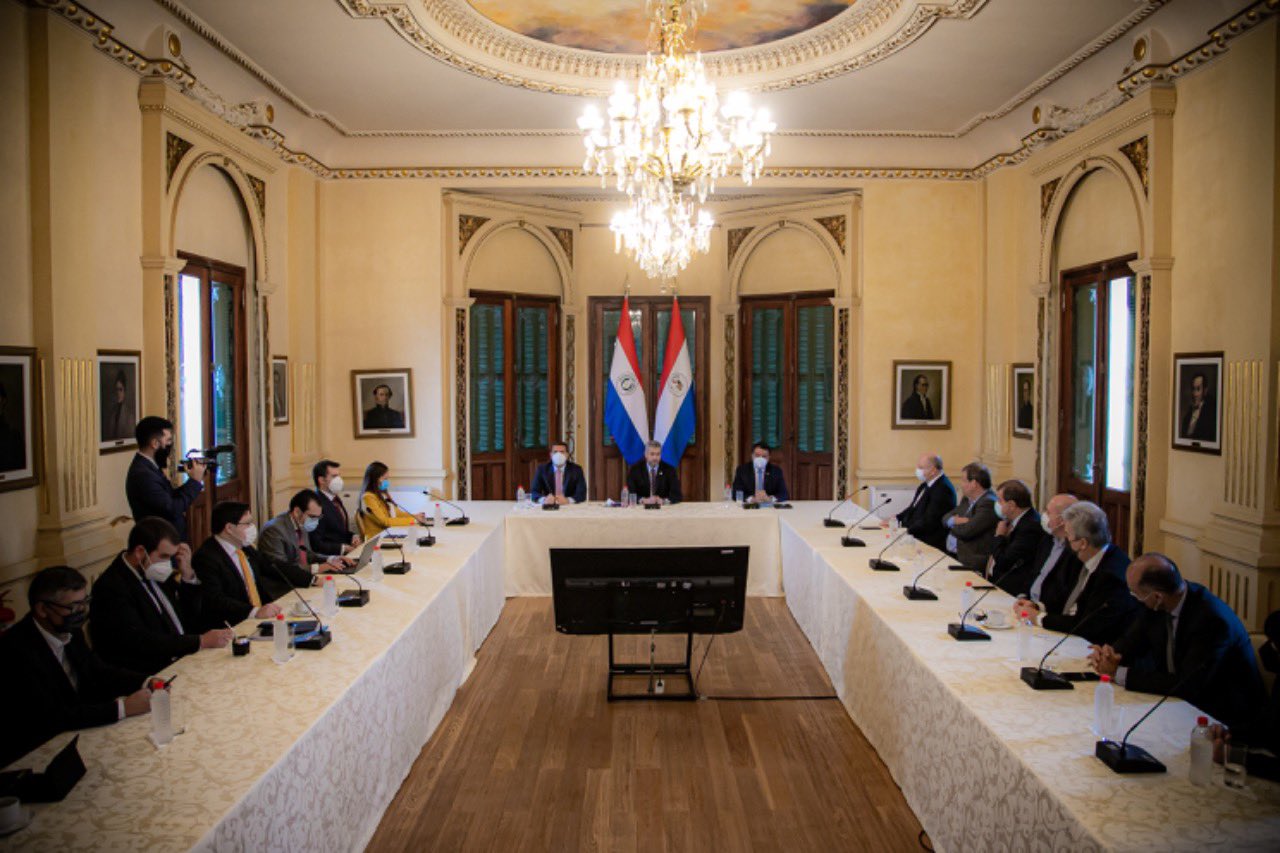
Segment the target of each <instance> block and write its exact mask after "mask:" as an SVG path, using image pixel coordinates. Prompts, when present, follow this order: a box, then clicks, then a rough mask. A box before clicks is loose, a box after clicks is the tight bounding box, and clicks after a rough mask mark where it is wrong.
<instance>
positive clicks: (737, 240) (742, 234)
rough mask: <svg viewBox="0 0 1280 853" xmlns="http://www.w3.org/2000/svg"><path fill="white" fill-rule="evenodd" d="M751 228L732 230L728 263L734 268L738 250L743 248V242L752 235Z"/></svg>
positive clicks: (729, 239)
mask: <svg viewBox="0 0 1280 853" xmlns="http://www.w3.org/2000/svg"><path fill="white" fill-rule="evenodd" d="M751 230H752V229H751V228H750V227H747V228H730V229H729V236H728V248H729V256H728V258H727V259H726V263H727V264H728V265H729V266H733V256H734V255H736V254H738V249H740V248H741V247H742V241H743V240H745V239H747V235H748V234H750V233H751Z"/></svg>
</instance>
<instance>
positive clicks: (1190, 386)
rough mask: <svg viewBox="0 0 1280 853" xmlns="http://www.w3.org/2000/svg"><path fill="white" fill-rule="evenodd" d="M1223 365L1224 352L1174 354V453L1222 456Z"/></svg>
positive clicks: (1172, 431)
mask: <svg viewBox="0 0 1280 853" xmlns="http://www.w3.org/2000/svg"><path fill="white" fill-rule="evenodd" d="M1222 365H1223V358H1222V353H1221V352H1181V353H1174V355H1173V394H1172V397H1173V429H1172V430H1171V433H1172V435H1173V449H1174V450H1186V451H1189V452H1191V453H1209V454H1212V455H1214V456H1221V455H1222V403H1223V400H1222V398H1223V394H1222V392H1223V387H1222V378H1223V377H1222ZM1198 388H1199V389H1202V390H1198ZM1197 394H1199V395H1201V396H1200V401H1199V409H1200V411H1199V412H1198V413H1196V412H1195V411H1194V410H1195V409H1196V403H1197V400H1196V398H1197Z"/></svg>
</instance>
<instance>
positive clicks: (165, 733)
mask: <svg viewBox="0 0 1280 853" xmlns="http://www.w3.org/2000/svg"><path fill="white" fill-rule="evenodd" d="M171 699H172V697H170V695H169V691H168V690H166V689H165V688H164V686H163V682H160V681H156V682H154V686H153V687H152V691H151V739H152V740H153V741H155V743H156V746H164V745H165V744H166V743H168V742H169V741H171V740H173V705H172V703H171V701H170V700H171Z"/></svg>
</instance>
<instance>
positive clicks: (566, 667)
mask: <svg viewBox="0 0 1280 853" xmlns="http://www.w3.org/2000/svg"><path fill="white" fill-rule="evenodd" d="M706 642H707V639H706V638H705V637H700V638H699V639H698V642H697V644H696V646H695V656H694V665H695V669H696V667H697V663H698V661H699V660H700V659H701V656H702V652H703V648H704V644H705V643H706ZM682 651H683V642H681V641H677V640H676V639H675V638H671V637H667V638H662V639H661V640H660V641H659V645H658V654H659V659H661V658H662V657H663V656H664V654H665V656H667V657H679V653H680V652H682ZM627 652H628V657H629V658H630V657H639V656H642V655H643V656H646V658H647V654H648V645H647V640H639V639H636V640H634V641H633V642H630V643H629V644H628V648H627ZM606 661H607V652H606V644H605V640H604V638H600V637H566V636H563V635H561V634H557V633H556V632H555V628H554V624H553V621H552V611H551V599H549V598H516V599H509V600H508V601H507V604H506V607H505V609H504V610H503V612H502V617H501V618H500V619H499V621H498V624H497V627H496V628H494V631H493V633H492V634H491V635H490V636H489V638H488V640H486V641H485V644H484V647H483V648H482V649H481V650H480V654H479V658H478V663H477V665H476V669H475V671H474V672H473V673H472V675H471V678H470V679H469V680H468V681H467V683H466V684H465V685H464V686H463V687H462V689H461V690H460V691H459V692H458V696H457V699H456V700H455V701H454V704H453V707H452V708H450V709H449V712H448V714H447V715H446V716H445V718H444V721H443V722H442V723H441V725H440V728H439V729H438V730H437V731H436V734H435V736H434V737H432V739H431V740H430V742H429V743H428V744H427V745H426V747H425V748H424V749H423V751H422V754H421V755H420V756H419V757H418V760H417V762H416V763H415V764H414V766H413V769H412V770H411V771H410V773H409V776H408V778H406V779H405V781H404V785H403V786H401V788H400V792H399V793H398V794H397V795H396V798H395V800H394V801H393V802H392V803H391V806H390V807H389V808H388V809H387V812H386V815H385V816H384V817H383V819H382V824H381V825H380V826H379V827H378V831H377V833H376V834H375V835H374V837H373V840H372V841H371V842H370V844H369V848H368V849H369V850H372V851H383V850H503V851H507V850H554V851H570V850H636V851H640V850H643V851H654V850H697V851H711V850H717V851H719V850H788V851H797V850H815V851H816V850H822V851H836V850H919V849H920V847H919V843H918V840H917V838H918V834H919V832H920V824H919V822H918V821H917V820H916V817H915V815H914V814H912V812H911V810H910V808H908V807H907V804H906V801H905V800H903V798H902V793H901V792H900V791H899V790H898V788H897V786H896V785H894V783H893V780H892V778H890V776H889V773H888V771H887V770H886V769H885V766H884V765H883V764H882V763H881V761H880V759H879V757H878V756H877V755H876V753H875V751H874V750H873V749H872V748H871V746H870V744H868V743H867V741H866V739H865V738H864V737H863V736H862V733H861V732H860V731H859V730H858V728H857V727H856V726H855V725H854V724H853V722H852V721H851V720H850V719H849V716H848V714H847V713H846V712H845V710H844V708H843V706H841V704H840V703H839V701H837V700H833V699H828V700H821V699H818V700H800V701H790V700H788V701H740V700H727V701H700V702H696V703H684V702H670V703H656V702H621V703H606V701H605V693H604V688H605V670H606ZM643 686H644V685H641V688H642V689H643ZM699 690H700V692H701V693H703V694H705V695H710V696H716V695H720V696H726V695H733V696H740V695H757V696H778V695H789V696H792V695H805V696H808V695H815V696H824V695H831V693H832V690H831V684H830V682H829V681H828V680H827V678H826V675H825V673H823V671H822V668H821V665H820V664H819V662H818V659H817V656H816V655H815V654H814V652H813V649H812V648H811V647H810V646H809V644H808V641H807V640H805V638H804V635H803V634H802V633H801V632H800V629H799V627H797V625H796V624H795V622H794V621H793V620H792V618H791V614H790V612H789V611H788V610H787V607H786V603H785V602H784V601H783V600H782V599H778V598H774V599H770V598H752V599H748V604H747V610H746V627H745V628H744V630H743V631H742V632H740V633H738V634H731V635H726V636H722V637H719V638H717V639H716V641H715V643H714V645H713V646H712V648H711V652H710V656H709V657H708V659H707V663H706V668H705V669H704V670H703V672H702V676H701V680H700V682H699Z"/></svg>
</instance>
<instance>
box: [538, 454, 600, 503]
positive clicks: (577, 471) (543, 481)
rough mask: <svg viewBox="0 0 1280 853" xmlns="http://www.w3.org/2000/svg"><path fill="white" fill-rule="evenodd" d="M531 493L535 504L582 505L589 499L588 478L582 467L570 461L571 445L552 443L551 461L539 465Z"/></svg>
mask: <svg viewBox="0 0 1280 853" xmlns="http://www.w3.org/2000/svg"><path fill="white" fill-rule="evenodd" d="M530 493H531V495H532V497H533V501H534V503H547V504H550V503H554V504H580V503H583V502H585V501H586V499H587V478H586V477H585V476H583V474H582V466H581V465H578V464H577V463H575V462H570V461H569V445H567V444H565V443H564V442H563V441H556V442H552V444H551V461H550V462H548V463H546V464H545V465H539V466H538V470H537V471H536V472H534V475H533V485H532V487H530Z"/></svg>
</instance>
